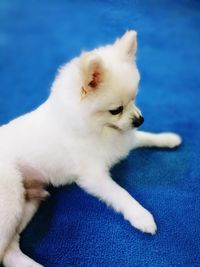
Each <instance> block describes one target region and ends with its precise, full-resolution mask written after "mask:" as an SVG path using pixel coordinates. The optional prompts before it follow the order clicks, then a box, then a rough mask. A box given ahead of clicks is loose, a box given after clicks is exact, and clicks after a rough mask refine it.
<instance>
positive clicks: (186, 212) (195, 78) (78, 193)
mask: <svg viewBox="0 0 200 267" xmlns="http://www.w3.org/2000/svg"><path fill="white" fill-rule="evenodd" d="M126 29H136V30H137V31H138V33H139V34H138V44H139V48H138V55H137V62H138V65H139V68H140V71H141V77H142V80H141V83H140V93H139V96H138V104H139V106H140V107H141V109H142V111H143V115H144V117H145V123H144V125H143V127H142V129H143V130H148V131H154V132H159V131H174V132H178V133H179V134H180V135H181V136H182V138H183V145H182V146H181V147H180V148H177V149H174V150H172V151H171V150H167V149H140V150H136V151H133V152H131V153H130V155H129V157H128V158H127V159H126V160H124V161H123V162H121V163H120V164H118V165H117V166H115V167H114V168H113V170H112V176H113V179H115V180H116V181H117V182H118V183H119V184H120V185H121V186H123V187H124V188H125V189H126V190H128V191H129V192H130V193H131V194H132V195H133V196H134V197H135V198H136V199H137V200H138V201H140V202H141V203H142V204H143V205H144V206H145V207H146V208H148V209H149V210H150V211H151V212H152V213H153V214H154V216H155V219H156V221H157V224H158V233H157V234H156V235H155V236H150V235H147V234H142V233H140V232H138V231H137V230H135V229H134V228H132V227H131V226H130V224H129V223H128V222H126V221H124V220H123V218H122V216H121V215H119V214H116V213H114V212H113V211H112V210H111V209H109V208H107V207H106V205H105V204H103V203H101V202H99V201H98V200H97V199H95V198H94V197H92V196H90V195H88V194H86V193H85V192H83V191H82V190H81V189H79V188H78V187H77V186H76V185H72V186H67V187H62V188H58V189H53V188H50V191H51V198H49V199H48V201H46V202H44V203H43V204H42V205H41V208H40V209H39V211H38V213H37V214H36V216H35V217H34V219H33V220H32V222H31V223H30V224H29V226H28V227H27V229H26V230H25V231H24V233H23V234H22V239H21V247H22V249H23V251H24V252H25V253H26V254H28V255H30V256H31V257H32V258H34V259H35V260H37V261H38V262H40V263H41V264H43V265H44V266H45V267H55V266H56V267H67V266H73V267H80V266H83V267H95V266H98V267H114V266H119V267H121V266H123V267H136V266H137V267H143V266H144V267H146V266H147V267H148V266H150V267H170V266H173V267H178V266H180V267H183V266H185V267H199V266H200V153H199V152H200V142H199V138H200V72H199V71H200V2H199V1H197V0H191V1H188V0H180V1H173V0H171V1H169V0H162V1H156V0H152V1H147V0H144V1H136V0H135V1H128V0H123V1H120V0H115V1H114V0H108V1H100V0H99V1H97V0H95V1H92V0H86V1H81V0H77V1H64V0H51V1H49V0H42V1H35V0H29V1H26V0H13V1H11V0H10V1H9V0H1V1H0V124H3V123H6V122H8V121H9V120H11V119H12V118H14V117H16V116H19V115H21V114H23V113H25V112H28V111H30V110H32V109H34V108H35V107H37V106H38V105H39V104H41V103H42V102H43V101H44V100H45V99H46V98H47V96H48V93H49V88H50V85H51V82H52V81H53V79H54V75H55V73H56V69H57V68H58V67H59V66H60V65H61V64H63V63H65V62H66V61H68V60H69V59H71V58H72V57H74V56H76V55H78V54H79V53H80V52H81V50H83V49H84V50H89V49H91V48H94V47H96V46H99V45H102V44H104V43H109V42H112V41H114V39H115V38H116V37H118V36H120V35H121V34H122V33H123V32H124V31H125V30H126Z"/></svg>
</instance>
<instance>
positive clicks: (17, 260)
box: [3, 200, 42, 267]
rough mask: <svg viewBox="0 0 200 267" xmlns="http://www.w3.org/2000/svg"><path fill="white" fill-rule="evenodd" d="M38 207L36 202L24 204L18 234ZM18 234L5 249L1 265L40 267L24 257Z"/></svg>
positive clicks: (9, 266) (6, 266)
mask: <svg viewBox="0 0 200 267" xmlns="http://www.w3.org/2000/svg"><path fill="white" fill-rule="evenodd" d="M38 206H39V201H38V200H31V201H28V202H26V204H25V207H24V212H23V219H22V221H21V223H20V226H19V229H18V232H19V233H21V231H23V229H24V228H25V227H26V225H27V224H28V223H29V221H30V220H31V218H32V216H33V215H34V213H35V212H36V210H37V209H38ZM19 237H20V236H19V234H16V236H15V237H14V238H13V240H12V242H11V244H10V245H9V247H8V248H7V250H6V252H5V255H4V258H3V264H4V266H5V267H42V265H40V264H39V263H37V262H35V261H34V260H32V259H31V258H29V257H28V256H26V255H25V254H24V253H23V252H22V251H21V250H20V247H19Z"/></svg>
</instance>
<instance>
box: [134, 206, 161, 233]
mask: <svg viewBox="0 0 200 267" xmlns="http://www.w3.org/2000/svg"><path fill="white" fill-rule="evenodd" d="M129 221H130V223H131V225H133V226H134V227H135V228H137V229H138V230H140V231H142V232H144V233H149V234H152V235H154V234H155V233H156V231H157V226H156V223H155V221H154V218H153V216H152V215H151V213H150V212H148V211H147V210H146V209H141V210H139V211H138V212H137V214H135V213H134V215H133V216H132V218H131V219H129Z"/></svg>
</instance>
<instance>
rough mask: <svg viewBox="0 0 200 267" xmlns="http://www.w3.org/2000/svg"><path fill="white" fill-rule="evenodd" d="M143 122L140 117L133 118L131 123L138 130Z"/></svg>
mask: <svg viewBox="0 0 200 267" xmlns="http://www.w3.org/2000/svg"><path fill="white" fill-rule="evenodd" d="M143 122H144V118H143V117H142V116H140V117H139V118H136V117H134V118H133V121H132V125H133V127H135V128H138V127H139V126H140V125H142V123H143Z"/></svg>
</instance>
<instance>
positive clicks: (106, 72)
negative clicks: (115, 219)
mask: <svg viewBox="0 0 200 267" xmlns="http://www.w3.org/2000/svg"><path fill="white" fill-rule="evenodd" d="M136 47H137V42H136V32H134V31H128V32H126V33H125V34H124V36H122V38H120V39H118V40H117V41H116V42H115V43H114V44H113V45H108V46H105V47H100V48H98V49H95V50H93V51H91V52H87V53H83V54H82V55H81V56H80V57H78V58H75V59H73V60H72V61H71V62H70V63H68V64H66V65H64V66H63V67H62V68H61V69H60V71H59V74H58V75H57V77H56V79H55V81H54V83H53V86H52V90H51V94H50V96H49V98H48V100H47V101H46V102H45V103H44V104H42V105H41V106H40V107H39V108H37V109H36V110H35V111H33V112H31V113H29V114H26V115H24V116H21V117H19V118H17V119H15V120H13V121H11V122H10V123H8V124H7V125H4V126H2V127H1V128H0V151H1V153H0V231H1V233H0V262H1V261H3V263H4V265H5V266H6V267H28V266H29V267H37V266H41V265H40V264H38V263H36V262H35V261H33V260H32V259H30V258H28V257H27V256H25V255H24V254H23V253H22V252H21V250H20V249H19V234H20V232H21V231H22V230H23V229H24V227H25V226H26V225H27V223H28V222H29V221H30V219H31V217H32V216H33V214H34V213H35V211H36V210H37V208H38V206H39V203H40V201H41V198H42V197H45V195H46V194H47V192H46V191H45V190H44V184H52V185H54V186H60V185H65V184H69V183H71V182H76V183H77V184H78V185H79V186H80V187H81V188H83V189H84V190H85V191H87V192H88V193H90V194H92V195H94V196H96V197H97V198H99V199H101V200H102V201H104V202H105V203H106V204H107V205H109V206H112V207H113V209H114V210H115V211H116V212H119V213H121V214H122V215H123V216H124V218H125V219H126V220H128V221H129V222H130V224H131V225H132V226H134V227H135V228H137V229H139V230H141V231H142V232H146V233H151V234H154V233H155V232H156V224H155V222H154V219H153V216H152V215H151V213H149V212H148V211H147V210H146V209H145V208H143V207H142V206H141V205H140V204H139V203H138V202H137V201H136V200H135V199H134V198H133V197H132V196H131V195H130V194H129V193H128V192H127V191H126V190H124V189H123V188H121V187H120V186H119V185H118V184H116V183H115V182H114V181H113V180H112V178H111V177H110V174H109V169H110V168H111V166H113V165H114V164H115V163H116V162H118V161H119V160H120V159H122V158H124V157H126V156H127V155H128V153H129V151H130V150H131V149H134V148H137V147H142V146H148V147H150V146H156V147H169V148H173V147H175V146H177V145H179V144H180V143H181V138H180V137H179V136H178V135H176V134H173V133H163V134H152V133H146V132H140V131H137V130H136V128H137V127H139V126H140V125H141V124H142V122H143V118H142V116H141V113H140V111H139V109H138V108H137V107H136V105H135V103H134V101H135V97H136V95H137V88H138V82H139V79H140V76H139V72H138V70H137V67H136V63H135V53H136Z"/></svg>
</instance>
